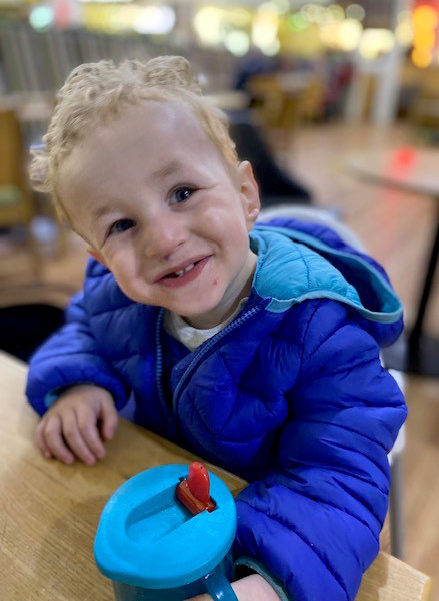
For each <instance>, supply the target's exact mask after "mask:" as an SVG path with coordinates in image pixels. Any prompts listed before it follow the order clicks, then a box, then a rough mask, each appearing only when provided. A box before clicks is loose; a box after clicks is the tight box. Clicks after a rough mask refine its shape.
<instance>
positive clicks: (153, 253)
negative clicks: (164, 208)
mask: <svg viewBox="0 0 439 601" xmlns="http://www.w3.org/2000/svg"><path fill="white" fill-rule="evenodd" d="M187 237H188V232H187V227H186V224H185V222H184V219H183V218H182V217H181V216H180V215H172V214H171V215H170V214H169V213H167V214H160V215H156V216H155V218H154V219H153V220H151V221H150V222H149V224H148V227H147V228H145V233H144V237H143V253H144V255H145V256H146V257H148V258H154V257H158V258H165V257H169V256H170V255H172V253H173V252H174V251H175V250H176V249H177V248H178V247H179V246H180V245H181V244H183V243H184V242H185V241H186V240H187Z"/></svg>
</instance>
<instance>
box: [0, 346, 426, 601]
mask: <svg viewBox="0 0 439 601" xmlns="http://www.w3.org/2000/svg"><path fill="white" fill-rule="evenodd" d="M25 378H26V365H25V364H24V363H21V362H19V361H18V360H16V359H14V358H12V357H10V356H8V355H6V354H4V353H1V352H0V424H1V425H0V541H1V542H0V583H1V595H0V597H1V599H2V601H23V600H26V601H34V600H37V599H41V600H42V601H112V600H113V593H112V587H111V583H110V581H108V580H107V579H106V578H104V577H103V576H101V574H100V573H99V572H98V570H97V568H96V567H95V564H94V559H93V542H94V537H95V533H96V527H97V524H98V521H99V516H100V513H101V511H102V509H103V507H104V505H105V503H106V501H107V499H108V497H109V496H110V495H111V494H112V493H113V492H114V491H115V490H116V489H117V488H118V487H119V486H120V485H121V484H122V483H123V482H125V481H126V479H127V478H130V477H131V476H133V475H134V474H136V473H138V472H140V471H142V470H145V469H147V468H150V467H154V466H157V465H162V464H165V463H186V464H187V463H189V462H190V461H191V460H193V459H194V457H193V456H192V455H191V454H189V453H188V452H186V451H184V450H182V449H180V448H179V447H177V446H176V445H174V444H172V443H170V442H169V441H166V440H163V439H161V438H160V437H158V436H156V435H154V434H152V433H150V432H148V431H146V430H144V429H143V428H139V427H137V426H135V425H133V424H130V423H128V422H126V421H124V420H122V421H121V423H120V426H119V428H118V430H117V433H116V435H115V437H114V439H113V440H112V441H110V442H109V443H108V444H107V456H106V457H105V459H104V460H102V461H101V462H99V464H97V465H95V466H92V467H88V466H85V465H84V464H82V463H79V462H78V463H76V464H75V465H73V466H65V465H62V464H61V463H59V462H57V461H54V460H47V459H44V458H43V457H42V456H41V455H40V454H39V452H38V451H37V450H36V448H35V446H34V443H33V439H34V431H35V426H36V424H37V421H38V418H37V416H36V415H35V414H34V412H33V411H32V409H31V408H30V407H29V406H28V405H27V403H26V401H25V397H24V386H25ZM209 469H210V470H211V471H213V472H215V473H216V474H218V475H219V476H220V477H221V478H223V480H224V481H225V482H226V484H227V485H228V486H229V488H230V489H231V490H232V492H237V491H238V490H240V489H241V488H242V487H243V486H244V484H245V483H244V482H243V481H242V480H240V479H239V478H237V477H235V476H233V475H231V474H229V473H227V472H225V471H223V470H220V469H218V468H215V467H212V466H209ZM429 587H430V582H429V578H428V577H427V576H425V575H424V574H421V573H420V572H418V571H416V570H414V569H412V568H410V567H409V566H407V565H406V564H404V563H402V562H401V561H399V560H397V559H395V558H393V557H390V556H389V555H386V554H384V553H380V555H379V557H378V559H377V560H376V562H375V563H374V564H373V566H372V567H371V568H370V570H369V571H368V572H367V573H366V575H365V577H364V579H363V584H362V587H361V591H360V594H359V596H358V599H357V601H417V600H418V601H427V600H428V599H429V597H428V594H429Z"/></svg>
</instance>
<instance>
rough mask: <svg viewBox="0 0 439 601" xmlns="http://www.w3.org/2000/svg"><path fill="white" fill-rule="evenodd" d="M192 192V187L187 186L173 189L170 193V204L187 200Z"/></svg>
mask: <svg viewBox="0 0 439 601" xmlns="http://www.w3.org/2000/svg"><path fill="white" fill-rule="evenodd" d="M192 193H193V189H192V188H189V187H188V186H182V187H181V188H177V189H176V190H174V192H173V194H172V199H171V204H180V203H181V202H184V201H185V200H187V199H188V198H189V197H190V196H191V195H192Z"/></svg>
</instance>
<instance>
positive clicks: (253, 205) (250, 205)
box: [238, 161, 261, 231]
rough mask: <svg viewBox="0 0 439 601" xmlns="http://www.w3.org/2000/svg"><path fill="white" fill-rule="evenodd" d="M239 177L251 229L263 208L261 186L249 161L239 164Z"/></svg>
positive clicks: (249, 228) (248, 224)
mask: <svg viewBox="0 0 439 601" xmlns="http://www.w3.org/2000/svg"><path fill="white" fill-rule="evenodd" d="M238 177H239V186H240V193H241V198H242V201H243V207H244V211H245V215H246V220H247V228H248V230H249V231H250V230H251V228H252V227H253V224H254V223H255V221H256V219H257V218H258V215H259V211H260V210H261V200H260V198H259V188H258V184H257V183H256V180H255V176H254V174H253V168H252V166H251V164H250V163H249V162H248V161H242V163H240V164H239V165H238Z"/></svg>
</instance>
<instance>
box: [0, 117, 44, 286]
mask: <svg viewBox="0 0 439 601" xmlns="http://www.w3.org/2000/svg"><path fill="white" fill-rule="evenodd" d="M24 148H25V145H24V140H23V135H22V130H21V126H20V122H19V120H18V117H17V115H16V114H15V112H14V111H13V110H11V109H8V108H2V107H0V228H11V227H14V226H22V227H23V229H24V233H25V240H24V242H25V248H26V249H27V251H28V253H29V258H30V261H31V264H32V268H33V272H34V275H35V276H36V278H37V279H38V278H39V277H40V275H41V260H40V255H39V252H38V247H37V244H36V243H35V240H34V237H33V234H32V230H31V227H30V226H31V222H32V219H33V218H34V216H35V213H36V208H35V203H34V199H33V196H32V194H31V192H30V189H29V186H28V182H27V177H26V161H25V151H24Z"/></svg>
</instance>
